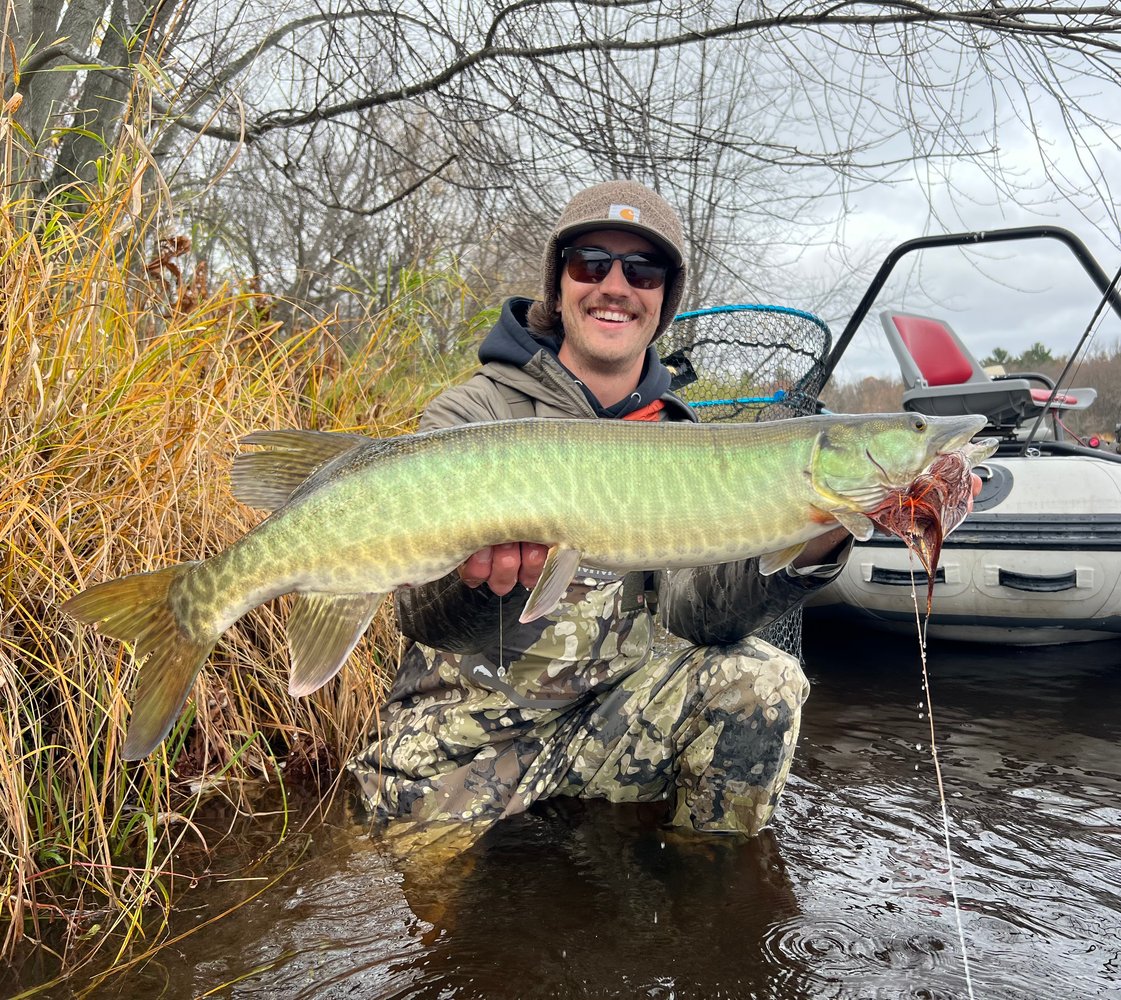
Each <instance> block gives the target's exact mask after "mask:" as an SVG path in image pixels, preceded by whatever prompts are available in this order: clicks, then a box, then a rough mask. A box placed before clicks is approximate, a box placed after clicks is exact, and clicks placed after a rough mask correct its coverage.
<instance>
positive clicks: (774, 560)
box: [759, 542, 806, 576]
mask: <svg viewBox="0 0 1121 1000" xmlns="http://www.w3.org/2000/svg"><path fill="white" fill-rule="evenodd" d="M805 547H806V543H805V542H799V543H798V544H797V545H791V546H788V547H787V548H785V549H779V551H778V552H765V553H764V554H763V555H761V556H760V557H759V572H760V573H762V574H763V576H770V575H771V574H772V573H777V572H778V571H779V570H780V569H786V567H787V566H789V565H790V564H791V563H792V562H794V560H795V559H797V558H798V556H800V555H801V554H802V549H804V548H805Z"/></svg>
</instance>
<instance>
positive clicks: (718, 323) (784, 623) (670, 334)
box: [658, 305, 833, 659]
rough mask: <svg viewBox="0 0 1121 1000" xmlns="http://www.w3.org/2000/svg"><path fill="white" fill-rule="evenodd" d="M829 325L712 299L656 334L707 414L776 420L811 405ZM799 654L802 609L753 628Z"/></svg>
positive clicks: (678, 383) (679, 386) (780, 309)
mask: <svg viewBox="0 0 1121 1000" xmlns="http://www.w3.org/2000/svg"><path fill="white" fill-rule="evenodd" d="M832 344H833V338H832V335H831V334H830V332H829V327H827V326H826V325H825V323H824V322H823V321H822V320H820V319H819V318H818V317H816V316H814V315H813V314H812V313H808V312H803V311H801V310H799V309H789V308H786V307H784V306H769V305H729V306H714V307H712V308H709V309H698V310H695V311H693V312H686V313H681V315H679V316H677V317H676V318H675V319H674V321H673V322H672V323H671V324H670V326H669V329H668V330H667V331H666V332H665V334H664V335H663V336H662V339H661V340H660V341H659V342H658V347H659V349H660V352H661V354H662V361H663V362H664V363H665V365H666V366H667V367H668V368H669V369H670V370H671V372H673V382H672V383H671V388H672V389H673V391H674V392H675V393H677V395H678V396H680V397H681V398H682V399H684V400H685V401H686V402H687V403H689V405H690V406H692V407H693V408H694V409H695V411H696V413H697V416H698V417H699V418H700V419H701V420H702V421H705V422H716V421H732V422H737V423H749V422H753V421H758V420H781V419H783V418H785V417H798V416H807V415H809V414H811V413H814V412H816V409H817V399H818V394H819V393H820V392H821V388H822V385H823V384H824V382H825V358H826V357H827V355H828V354H829V351H830V348H831V347H832ZM757 634H758V635H759V636H760V637H761V638H763V639H765V640H766V641H767V642H769V643H771V644H772V645H774V646H778V647H779V649H782V650H784V651H786V652H788V653H791V654H792V655H794V656H796V657H798V658H799V659H801V657H802V609H801V608H795V609H794V610H793V611H791V612H789V613H787V614H785V615H783V616H782V617H781V618H778V619H776V620H775V621H773V622H772V623H771V624H770V625H767V626H766V627H765V628H763V629H760V630H759V632H758V633H757Z"/></svg>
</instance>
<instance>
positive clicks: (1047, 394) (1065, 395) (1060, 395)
mask: <svg viewBox="0 0 1121 1000" xmlns="http://www.w3.org/2000/svg"><path fill="white" fill-rule="evenodd" d="M1031 398H1032V399H1033V400H1034V401H1035V402H1037V403H1040V404H1046V402H1047V400H1049V399H1051V390H1050V389H1032V391H1031ZM1051 405H1052V406H1077V405H1078V397H1077V396H1072V395H1071V394H1070V393H1069V392H1056V393H1055V398H1054V400H1053V401H1052V403H1051Z"/></svg>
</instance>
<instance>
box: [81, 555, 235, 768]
mask: <svg viewBox="0 0 1121 1000" xmlns="http://www.w3.org/2000/svg"><path fill="white" fill-rule="evenodd" d="M196 565H197V563H193V562H186V563H179V564H178V565H176V566H171V567H169V568H168V569H163V570H157V571H155V572H153V573H133V574H131V575H130V576H124V577H121V578H120V579H119V580H110V581H108V582H107V583H100V584H97V585H96V586H93V587H90V588H89V589H88V590H84V591H82V593H80V594H77V595H76V596H74V597H71V598H70V599H69V600H68V601H66V602H65V603H64V604H63V605H62V610H63V611H65V612H66V613H67V614H68V615H71V616H72V617H74V618H77V619H78V620H79V621H83V622H86V623H88V624H91V625H92V624H96V625H97V626H98V630H99V631H100V632H103V633H104V634H105V635H108V636H111V637H112V638H114V639H120V640H122V641H125V642H135V651H134V655H135V657H136V659H137V661H144V662H143V664H142V665H141V668H140V676H139V679H138V680H137V683H136V691H135V696H134V698H133V708H132V718H131V720H130V721H129V726H128V734H127V736H126V737H125V742H124V746H123V747H122V748H121V756H122V757H123V758H124V759H125V760H139V759H140V758H141V757H146V756H147V755H148V754H149V753H151V752H152V750H153V749H155V747H156V746H157V744H159V742H160V741H161V740H162V739H163V738H164V737H165V736H166V735H167V734H168V732H169V731H170V729H171V725H172V723H173V722H174V721H175V717H176V716H177V715H178V714H179V712H180V710H181V709H182V708H183V704H184V702H186V700H187V695H188V694H190V691H191V686H192V685H193V684H194V681H195V678H196V677H197V676H198V672H199V671H200V670H201V669H202V665H203V663H205V662H206V658H207V656H209V655H210V651H211V650H212V649H213V648H214V644H215V643H216V642H217V641H218V634H206V635H196V634H194V633H193V631H192V630H191V629H190V628H189V627H188V626H187V625H186V624H185V623H184V622H183V621H181V620H180V618H179V616H178V615H177V614H176V609H175V607H174V605H173V604H172V601H171V599H170V598H171V588H172V585H173V584H174V583H175V582H176V581H177V580H179V579H180V578H182V577H183V575H184V574H186V573H187V572H188V571H189V570H190V569H191V568H192V567H194V566H196Z"/></svg>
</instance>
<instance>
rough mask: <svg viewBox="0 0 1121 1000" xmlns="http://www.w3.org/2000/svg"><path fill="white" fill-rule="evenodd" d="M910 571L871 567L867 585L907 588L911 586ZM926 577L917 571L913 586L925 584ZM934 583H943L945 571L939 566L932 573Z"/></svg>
mask: <svg viewBox="0 0 1121 1000" xmlns="http://www.w3.org/2000/svg"><path fill="white" fill-rule="evenodd" d="M911 579H912V577H911V571H910V570H906V569H884V567H882V566H873V567H872V575H871V576H869V577H868V582H869V583H882V584H884V585H885V586H888V587H909V586H911ZM927 579H928V578H927V575H926V573H925V572H923V571H922V570H917V571H916V572H915V574H914V581H915V586H917V587H921V586H923V584H925V583H926V582H927ZM934 582H935V583H945V582H946V571H945V570H944V569H943V568H942V567H941V566H939V567H938V569H936V570H935V571H934Z"/></svg>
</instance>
